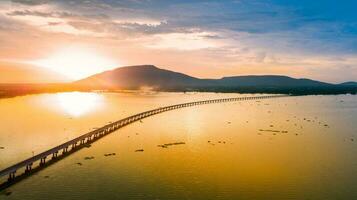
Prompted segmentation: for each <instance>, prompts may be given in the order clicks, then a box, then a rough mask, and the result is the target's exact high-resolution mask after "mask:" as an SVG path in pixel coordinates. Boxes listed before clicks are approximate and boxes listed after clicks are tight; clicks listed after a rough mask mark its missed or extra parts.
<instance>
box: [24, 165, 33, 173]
mask: <svg viewBox="0 0 357 200" xmlns="http://www.w3.org/2000/svg"><path fill="white" fill-rule="evenodd" d="M31 169H32V163H30V164H28V165H26V169H25V173H28V172H30V171H31Z"/></svg>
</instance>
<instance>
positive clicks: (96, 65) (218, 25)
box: [0, 0, 357, 83]
mask: <svg viewBox="0 0 357 200" xmlns="http://www.w3.org/2000/svg"><path fill="white" fill-rule="evenodd" d="M356 7H357V2H356V1H352V0H351V1H349V0H341V1H335V0H321V1H318V0H315V1H311V0H289V1H286V0H220V1H210V0H202V1H201V0H197V1H188V0H181V1H179V0H170V1H167V0H122V1H120V0H12V1H10V0H1V1H0V73H1V63H17V64H18V63H23V64H25V65H31V66H35V67H40V68H43V69H45V68H48V69H50V70H52V71H55V72H58V73H60V74H61V75H65V76H66V77H67V78H68V80H75V79H80V78H84V77H85V76H88V75H91V74H94V73H98V72H100V71H103V70H109V69H113V68H115V67H119V66H125V65H140V64H153V65H156V66H158V67H160V68H165V69H169V70H174V71H178V72H182V73H186V74H188V75H191V76H196V77H200V78H220V77H224V76H236V75H249V74H255V75H265V74H278V75H287V76H292V77H296V78H311V79H317V80H321V81H327V82H333V83H339V82H344V81H357V12H355V10H354V9H355V8H356ZM3 73H5V72H4V71H3ZM12 76H14V79H15V78H16V77H15V75H12ZM0 82H1V80H0Z"/></svg>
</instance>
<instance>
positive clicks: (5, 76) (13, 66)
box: [0, 62, 68, 84]
mask: <svg viewBox="0 0 357 200" xmlns="http://www.w3.org/2000/svg"><path fill="white" fill-rule="evenodd" d="M0 72H1V73H0V83H7V84H8V83H56V82H64V81H68V80H67V79H66V78H65V77H63V76H61V75H59V74H58V73H56V72H54V71H51V70H50V69H46V68H43V67H38V66H34V65H29V64H23V63H15V62H0Z"/></svg>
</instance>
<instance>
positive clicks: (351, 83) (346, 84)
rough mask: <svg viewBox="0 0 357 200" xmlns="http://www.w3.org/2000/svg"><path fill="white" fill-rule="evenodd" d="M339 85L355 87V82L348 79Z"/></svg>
mask: <svg viewBox="0 0 357 200" xmlns="http://www.w3.org/2000/svg"><path fill="white" fill-rule="evenodd" d="M339 85H341V86H353V87H357V82H353V81H349V82H344V83H341V84H339Z"/></svg>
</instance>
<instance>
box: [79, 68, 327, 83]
mask: <svg viewBox="0 0 357 200" xmlns="http://www.w3.org/2000/svg"><path fill="white" fill-rule="evenodd" d="M75 83H76V84H79V85H82V86H86V87H90V88H97V89H101V88H102V89H103V88H118V89H138V88H140V87H145V86H146V87H152V88H156V89H177V88H186V89H187V88H191V89H192V88H212V87H219V88H222V87H223V88H224V87H226V88H232V87H264V88H266V87H270V88H272V87H275V88H276V87H278V88H287V87H322V86H330V85H332V84H329V83H324V82H320V81H314V80H310V79H295V78H291V77H288V76H277V75H262V76H233V77H224V78H221V79H199V78H195V77H192V76H188V75H185V74H182V73H178V72H173V71H169V70H165V69H160V68H157V67H155V66H153V65H139V66H127V67H120V68H117V69H114V70H111V71H105V72H102V73H99V74H95V75H93V76H90V77H88V78H85V79H82V80H79V81H76V82H75Z"/></svg>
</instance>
